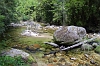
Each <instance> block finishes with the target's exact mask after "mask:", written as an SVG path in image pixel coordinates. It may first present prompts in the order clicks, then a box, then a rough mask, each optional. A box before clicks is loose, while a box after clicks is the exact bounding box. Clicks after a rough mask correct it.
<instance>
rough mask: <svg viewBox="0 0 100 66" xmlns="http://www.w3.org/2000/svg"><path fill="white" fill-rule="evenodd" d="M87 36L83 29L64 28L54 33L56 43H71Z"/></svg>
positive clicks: (75, 27) (74, 27)
mask: <svg viewBox="0 0 100 66" xmlns="http://www.w3.org/2000/svg"><path fill="white" fill-rule="evenodd" d="M85 35H86V30H85V28H83V27H77V26H64V27H61V28H59V29H58V30H56V31H55V32H54V41H55V42H64V43H70V42H75V41H76V40H80V39H82V38H83V37H84V36H85Z"/></svg>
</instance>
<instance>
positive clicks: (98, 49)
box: [95, 46, 100, 54]
mask: <svg viewBox="0 0 100 66" xmlns="http://www.w3.org/2000/svg"><path fill="white" fill-rule="evenodd" d="M95 52H96V53H98V54H100V46H97V47H96V48H95Z"/></svg>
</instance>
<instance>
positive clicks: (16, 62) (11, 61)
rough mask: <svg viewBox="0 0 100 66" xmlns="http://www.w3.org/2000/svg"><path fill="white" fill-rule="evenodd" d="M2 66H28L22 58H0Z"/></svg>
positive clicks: (0, 65)
mask: <svg viewBox="0 0 100 66" xmlns="http://www.w3.org/2000/svg"><path fill="white" fill-rule="evenodd" d="M0 66H26V63H25V61H24V60H23V59H22V58H21V57H11V56H0Z"/></svg>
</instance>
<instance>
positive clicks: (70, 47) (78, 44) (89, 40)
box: [61, 37, 97, 50]
mask: <svg viewBox="0 0 100 66" xmlns="http://www.w3.org/2000/svg"><path fill="white" fill-rule="evenodd" d="M96 38H97V37H94V38H91V39H88V40H85V41H83V42H80V43H77V44H75V45H72V46H69V47H66V48H61V50H68V49H72V48H74V47H77V46H80V45H82V44H84V43H86V42H91V41H93V40H94V39H96Z"/></svg>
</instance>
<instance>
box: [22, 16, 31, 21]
mask: <svg viewBox="0 0 100 66" xmlns="http://www.w3.org/2000/svg"><path fill="white" fill-rule="evenodd" d="M29 19H30V17H29V16H23V19H22V20H23V21H27V20H29Z"/></svg>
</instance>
